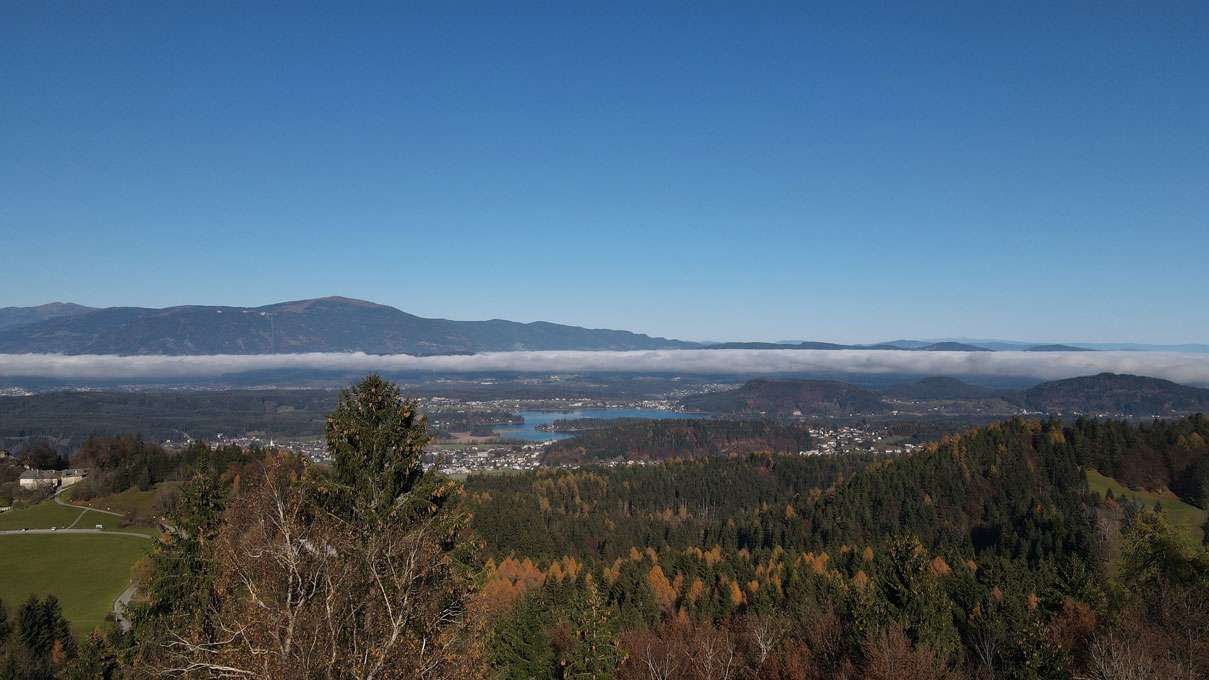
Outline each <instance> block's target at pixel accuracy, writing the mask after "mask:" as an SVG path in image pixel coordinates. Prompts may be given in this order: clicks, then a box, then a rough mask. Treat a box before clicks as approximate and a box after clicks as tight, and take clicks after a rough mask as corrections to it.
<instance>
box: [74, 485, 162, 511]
mask: <svg viewBox="0 0 1209 680" xmlns="http://www.w3.org/2000/svg"><path fill="white" fill-rule="evenodd" d="M177 486H180V483H179V482H164V483H162V484H156V485H155V486H153V487H151V488H150V489H148V490H146V491H139V490H138V489H137V488H135V487H131V488H129V489H127V490H125V491H123V492H121V493H115V494H113V495H112V496H101V497H98V498H93V499H91V500H87V501H77V500H74V499H72V498H71V491H65V492H63V500H65V501H67V502H68V503H75V504H76V505H89V506H92V507H94V508H100V509H102V510H111V511H113V512H120V513H122V514H125V515H134V516H136V517H153V516H154V515H155V512H154V507H155V501H156V499H157V498H159V496H160V494H162V493H168V492H169V491H170V490H171V489H173V488H175V487H177Z"/></svg>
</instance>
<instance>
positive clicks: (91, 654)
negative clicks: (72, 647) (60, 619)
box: [62, 631, 120, 680]
mask: <svg viewBox="0 0 1209 680" xmlns="http://www.w3.org/2000/svg"><path fill="white" fill-rule="evenodd" d="M62 677H63V679H64V680H114V679H115V678H118V677H120V672H119V668H118V661H117V657H116V656H115V655H114V652H113V647H112V646H111V645H110V644H109V641H108V640H106V639H105V637H104V636H102V635H101V633H100V631H93V632H92V635H90V636H88V640H86V641H85V642H84V644H83V645H82V646H81V647H80V653H79V656H78V657H77V658H76V659H75V660H74V661H72V662H71V664H69V665H68V666H67V667H66V668H65V669H64V670H63V673H62Z"/></svg>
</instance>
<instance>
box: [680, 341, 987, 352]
mask: <svg viewBox="0 0 1209 680" xmlns="http://www.w3.org/2000/svg"><path fill="white" fill-rule="evenodd" d="M702 349H883V350H891V351H895V350H896V351H901V352H990V351H992V350H989V349H987V348H986V347H978V346H975V345H966V344H963V343H960V342H932V343H927V342H918V341H913V340H895V341H894V342H882V343H878V344H876V345H841V344H837V343H834V342H812V341H805V342H793V343H786V342H718V343H713V344H710V345H706V346H705V347H703V348H702Z"/></svg>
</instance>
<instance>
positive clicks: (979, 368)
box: [0, 349, 1209, 385]
mask: <svg viewBox="0 0 1209 680" xmlns="http://www.w3.org/2000/svg"><path fill="white" fill-rule="evenodd" d="M273 370H314V371H379V372H384V373H390V372H399V371H433V372H467V373H470V372H478V373H481V372H490V371H518V372H535V373H549V372H613V371H625V372H651V373H665V374H666V373H685V374H732V375H745V374H791V373H818V374H839V373H850V374H865V375H892V374H915V375H943V376H1005V377H1007V376H1027V377H1033V378H1038V379H1043V380H1054V379H1060V378H1070V377H1075V376H1081V375H1089V374H1094V373H1100V372H1106V371H1108V372H1115V373H1131V374H1136V375H1147V376H1153V377H1157V378H1165V379H1167V380H1173V381H1175V382H1179V383H1184V384H1191V385H1209V356H1205V355H1197V354H1185V353H1167V352H1147V353H1141V352H886V351H878V350H768V349H764V350H743V349H732V350H687V349H682V350H644V351H624V352H612V351H535V352H488V353H482V354H470V355H442V356H423V357H419V356H412V355H408V354H388V355H375V354H364V353H359V352H358V353H304V354H262V355H206V356H115V355H61V354H0V377H3V378H49V379H59V380H82V379H83V380H88V379H91V380H124V381H138V380H154V379H186V378H212V377H216V376H227V375H237V374H241V373H248V372H254V371H273Z"/></svg>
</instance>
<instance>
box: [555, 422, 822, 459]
mask: <svg viewBox="0 0 1209 680" xmlns="http://www.w3.org/2000/svg"><path fill="white" fill-rule="evenodd" d="M810 445H811V439H810V432H809V431H808V429H807V428H806V427H805V426H802V425H783V424H779V423H774V422H769V421H761V420H645V421H631V422H626V423H620V424H616V425H611V426H609V427H604V428H600V429H592V430H586V431H583V432H580V433H579V434H577V435H576V436H575V437H574V438H573V439H568V440H563V441H560V442H556V443H554V444H552V445H550V446H549V447H548V448H547V449H546V451H545V454H544V456H543V460H544V461H545V462H546V463H548V464H563V463H583V462H593V461H597V462H599V461H606V460H638V461H648V460H664V459H668V458H701V457H704V456H733V455H745V454H749V453H758V452H771V453H798V452H799V451H806V450H808V449H810V448H811V446H810Z"/></svg>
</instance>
